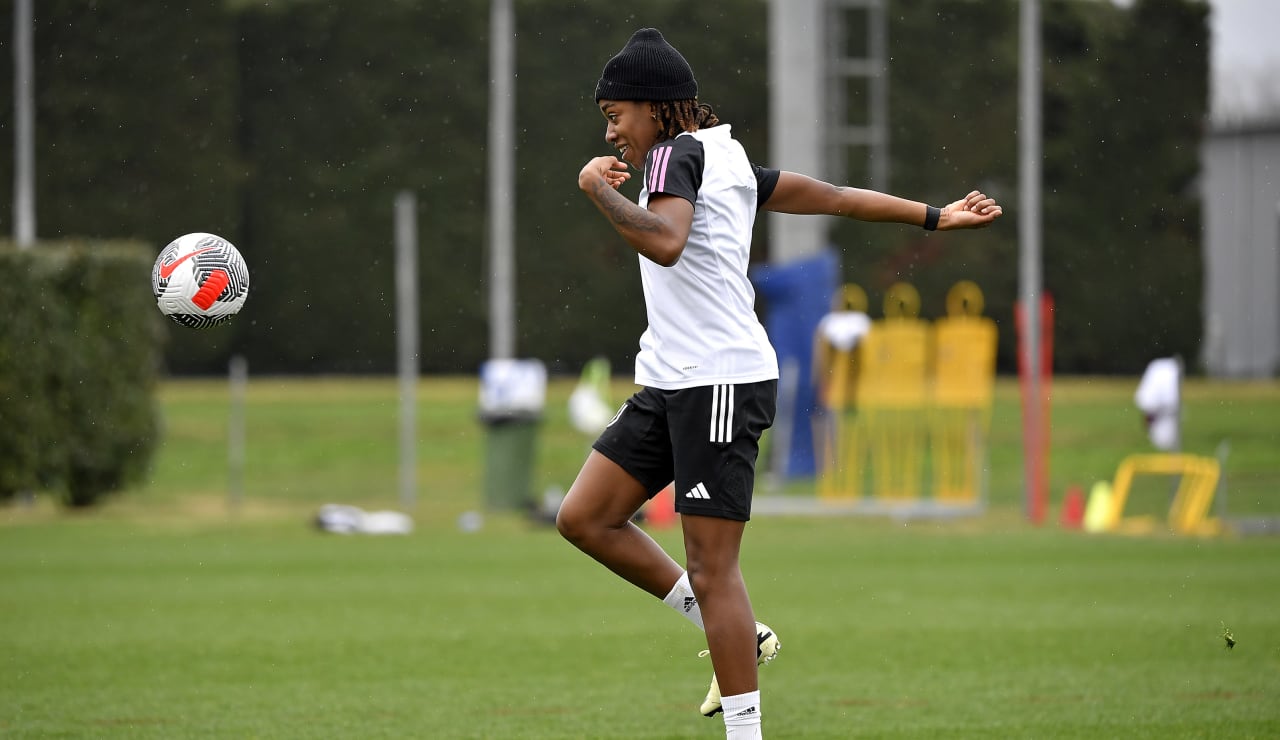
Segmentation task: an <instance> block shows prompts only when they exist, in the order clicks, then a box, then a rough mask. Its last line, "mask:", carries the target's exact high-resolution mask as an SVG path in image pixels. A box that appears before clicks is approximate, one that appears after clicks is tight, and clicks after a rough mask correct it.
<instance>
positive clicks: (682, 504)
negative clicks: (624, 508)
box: [592, 380, 778, 522]
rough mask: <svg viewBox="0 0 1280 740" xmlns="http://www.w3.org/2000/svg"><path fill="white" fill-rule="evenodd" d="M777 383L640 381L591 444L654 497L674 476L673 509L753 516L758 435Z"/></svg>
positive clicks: (769, 415)
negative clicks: (669, 387) (659, 384)
mask: <svg viewBox="0 0 1280 740" xmlns="http://www.w3.org/2000/svg"><path fill="white" fill-rule="evenodd" d="M777 395H778V382H777V381H776V380H766V381H763V382H760V383H745V384H741V385H712V386H702V387H698V388H683V389H680V390H674V391H665V390H661V389H658V388H643V389H641V390H640V391H639V392H637V393H636V394H635V395H633V396H632V397H631V398H629V399H627V402H626V403H624V404H622V408H620V409H619V410H618V413H617V414H616V415H615V416H614V417H613V420H612V421H610V422H609V426H607V427H605V430H604V431H603V432H601V433H600V437H599V438H598V439H596V441H595V444H593V445H592V448H594V449H595V450H596V451H597V452H599V453H600V454H602V455H604V456H605V457H607V458H609V459H610V460H612V461H614V462H615V463H617V464H618V465H619V466H621V467H622V469H623V470H625V471H627V473H629V474H630V475H631V477H633V478H635V479H636V480H638V481H640V483H641V485H643V486H644V487H645V489H646V490H647V491H648V492H649V496H650V497H653V496H654V495H656V494H657V493H658V492H659V491H661V490H662V489H663V488H666V487H667V484H668V483H671V482H673V481H674V482H675V499H676V511H678V512H680V513H681V514H699V515H702V516H714V517H720V518H722V519H734V520H737V521H743V522H745V521H747V520H748V519H750V518H751V491H752V488H753V487H754V486H755V478H756V458H757V457H758V456H759V453H760V435H761V434H763V433H764V430H766V429H768V428H769V427H770V426H771V425H772V424H773V415H774V413H775V411H776V404H777Z"/></svg>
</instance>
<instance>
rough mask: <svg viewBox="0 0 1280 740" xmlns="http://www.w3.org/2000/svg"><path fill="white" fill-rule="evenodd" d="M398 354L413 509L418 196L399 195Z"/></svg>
mask: <svg viewBox="0 0 1280 740" xmlns="http://www.w3.org/2000/svg"><path fill="white" fill-rule="evenodd" d="M395 212H396V217H395V218H396V354H397V358H398V367H399V375H400V506H401V508H403V509H405V510H408V509H411V508H413V505H414V500H415V498H416V491H417V450H418V429H417V410H418V398H417V393H418V223H417V215H418V208H417V199H416V198H415V197H414V195H413V193H411V192H409V191H407V190H402V191H400V193H399V194H398V195H396V206H395Z"/></svg>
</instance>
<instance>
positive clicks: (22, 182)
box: [13, 0, 36, 249]
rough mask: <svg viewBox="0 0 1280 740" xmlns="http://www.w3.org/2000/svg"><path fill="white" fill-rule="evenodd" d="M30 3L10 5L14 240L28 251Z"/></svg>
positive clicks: (31, 222)
mask: <svg viewBox="0 0 1280 740" xmlns="http://www.w3.org/2000/svg"><path fill="white" fill-rule="evenodd" d="M31 27H32V13H31V0H14V2H13V112H14V127H13V164H14V167H13V240H14V242H16V243H17V245H18V249H28V248H29V247H31V245H32V244H34V243H35V240H36V196H35V184H34V183H35V167H36V165H35V158H36V157H35V131H36V125H35V112H34V108H35V103H34V98H35V93H34V88H35V61H34V54H33V52H32V40H31V36H32V28H31Z"/></svg>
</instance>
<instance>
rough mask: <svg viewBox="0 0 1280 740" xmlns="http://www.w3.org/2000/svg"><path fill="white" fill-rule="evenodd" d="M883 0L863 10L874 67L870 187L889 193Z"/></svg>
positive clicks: (886, 21)
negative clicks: (865, 10) (865, 14)
mask: <svg viewBox="0 0 1280 740" xmlns="http://www.w3.org/2000/svg"><path fill="white" fill-rule="evenodd" d="M885 2H887V0H874V1H873V2H871V3H870V4H868V6H867V34H868V37H867V48H868V51H869V53H868V54H867V56H868V57H870V58H871V64H873V65H874V72H873V74H872V75H871V80H870V86H871V89H870V96H869V97H870V98H871V101H870V102H871V115H870V120H869V122H868V123H869V124H870V126H871V147H870V150H871V151H870V159H871V162H870V168H869V169H870V170H871V187H872V188H873V189H875V190H879V191H881V192H888V191H889V13H888V11H887V10H886V9H885Z"/></svg>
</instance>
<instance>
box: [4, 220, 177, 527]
mask: <svg viewBox="0 0 1280 740" xmlns="http://www.w3.org/2000/svg"><path fill="white" fill-rule="evenodd" d="M153 259H154V250H153V249H151V248H150V247H148V246H146V245H143V244H141V243H138V242H61V243H43V244H38V245H36V246H35V247H34V248H32V249H28V250H17V249H15V248H14V247H13V245H12V244H7V243H0V285H3V286H4V289H3V290H0V316H3V320H0V500H5V499H10V498H13V497H14V496H16V495H17V494H18V493H20V492H23V491H49V492H54V493H56V494H59V495H60V496H61V498H62V499H63V500H64V501H65V502H66V503H67V504H69V505H71V506H88V505H91V504H93V503H95V502H96V501H98V500H99V499H100V498H101V497H102V496H103V495H105V494H108V493H110V492H112V491H116V490H119V489H120V488H122V487H123V486H125V485H127V484H129V483H133V482H136V481H138V480H140V479H141V478H142V476H143V475H144V474H145V472H146V471H147V470H148V468H149V464H150V462H151V459H152V455H153V453H154V451H155V448H156V444H157V440H158V432H159V417H158V409H157V407H156V405H155V402H154V390H155V386H156V381H157V377H158V372H159V360H160V356H161V350H162V342H163V337H164V333H163V331H162V328H163V318H162V317H161V316H160V313H159V312H158V311H157V310H156V309H155V304H154V299H153V298H152V296H151V292H150V288H149V282H148V276H149V273H150V270H151V266H152V261H153Z"/></svg>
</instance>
